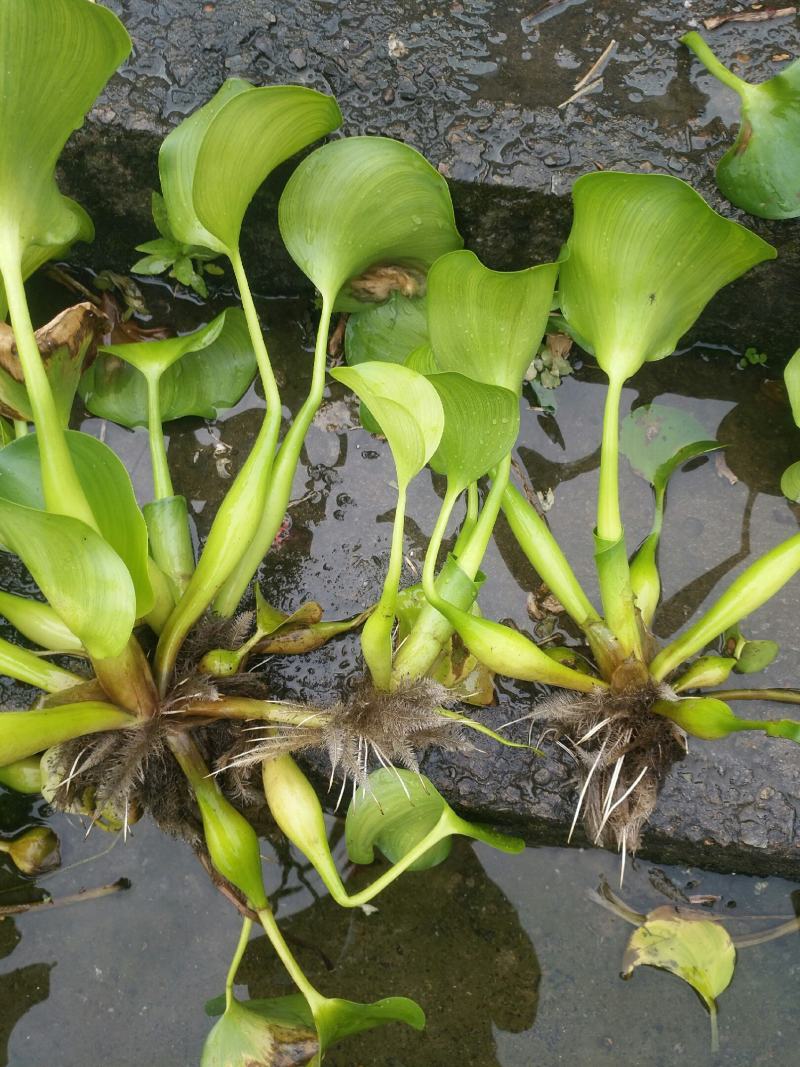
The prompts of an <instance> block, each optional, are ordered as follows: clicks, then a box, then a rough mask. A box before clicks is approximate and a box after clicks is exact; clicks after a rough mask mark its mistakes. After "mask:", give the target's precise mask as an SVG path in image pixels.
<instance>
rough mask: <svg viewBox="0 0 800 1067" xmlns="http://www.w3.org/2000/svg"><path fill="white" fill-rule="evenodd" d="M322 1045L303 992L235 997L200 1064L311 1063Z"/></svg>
mask: <svg viewBox="0 0 800 1067" xmlns="http://www.w3.org/2000/svg"><path fill="white" fill-rule="evenodd" d="M223 1003H224V999H223ZM301 1005H302V1007H301ZM318 1047H319V1045H318V1041H317V1034H316V1030H315V1027H314V1018H313V1016H312V1014H311V1011H310V1010H309V1008H308V1005H307V1004H306V1001H305V999H304V998H303V997H302V996H299V995H298V996H294V997H282V998H280V999H278V1000H274V1001H269V1000H263V1001H247V1002H245V1003H242V1002H240V1001H238V1000H235V999H234V1000H232V1001H231V1003H230V1005H229V1006H228V1008H227V1009H226V1011H225V1012H224V1014H223V1016H222V1018H221V1019H220V1020H219V1022H218V1023H217V1024H216V1025H215V1026H214V1028H213V1030H212V1031H211V1033H210V1034H209V1035H208V1037H207V1038H206V1043H205V1045H204V1046H203V1055H202V1057H201V1059H200V1067H282V1065H283V1067H288V1065H290V1064H293V1063H308V1061H309V1060H310V1059H311V1058H312V1056H314V1055H315V1054H316V1052H317V1049H318Z"/></svg>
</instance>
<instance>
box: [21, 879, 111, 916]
mask: <svg viewBox="0 0 800 1067" xmlns="http://www.w3.org/2000/svg"><path fill="white" fill-rule="evenodd" d="M130 887H131V883H130V881H129V880H128V879H127V878H118V879H117V880H116V882H112V883H111V884H110V885H101V886H98V887H97V888H96V889H81V890H80V892H78V893H73V894H72V895H71V896H68V897H57V898H54V897H51V898H50V899H49V900H34V901H31V902H30V903H29V904H4V905H3V906H2V907H0V919H4V918H5V917H6V916H7V915H23V914H25V913H26V912H29V911H41V910H42V909H43V908H63V907H66V906H67V905H69V904H82V903H83V902H84V901H86V900H99V899H100V898H101V897H107V896H110V895H111V894H112V893H118V892H120V890H123V889H130Z"/></svg>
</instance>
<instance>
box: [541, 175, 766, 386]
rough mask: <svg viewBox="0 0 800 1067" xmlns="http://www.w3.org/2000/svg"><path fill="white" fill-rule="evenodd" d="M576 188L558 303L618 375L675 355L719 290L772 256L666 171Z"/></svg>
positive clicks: (591, 179)
mask: <svg viewBox="0 0 800 1067" xmlns="http://www.w3.org/2000/svg"><path fill="white" fill-rule="evenodd" d="M572 195H573V202H574V208H575V214H574V221H573V224H572V230H571V232H570V236H569V240H568V242H567V248H568V250H569V256H568V258H567V259H566V260H565V261H564V262H563V263H562V265H561V274H560V279H559V292H560V297H561V309H562V311H563V313H564V315H565V317H566V319H567V321H568V322H569V323H570V325H571V326H574V328H575V329H576V330H577V331H578V332H579V333H580V334H581V335H582V336H584V337H586V339H587V340H588V342H589V343H590V344H591V346H592V347H593V349H594V352H595V355H596V357H597V362H598V363H599V364H600V366H601V367H602V369H603V370H604V371H605V372H606V374H608V375H609V376H610V377H614V378H616V379H618V380H624V379H627V378H629V377H631V375H633V374H634V373H635V372H636V371H637V370H638V368H639V367H640V366H641V365H642V364H643V363H644V362H645V361H647V360H657V359H663V358H664V357H665V356H668V355H670V353H671V352H673V351H674V350H675V347H676V346H677V344H678V341H679V340H680V338H681V337H682V336H683V334H684V333H686V331H687V330H688V329H689V327H690V326H691V325H692V323H693V322H694V321H695V319H696V318H697V317H698V315H699V314H700V312H701V311H702V310H703V308H704V307H705V305H706V304H707V303H708V301H709V300H710V299H711V297H712V296H713V295H714V294H715V293H716V292H717V290H719V289H721V288H722V287H723V286H724V285H727V284H728V283H729V282H731V281H733V280H734V278H738V277H739V276H740V275H741V274H744V272H745V271H747V270H749V269H750V268H751V267H753V266H755V265H756V264H757V263H761V262H762V261H763V260H766V259H774V258H775V255H776V252H775V249H774V248H772V246H771V245H768V244H767V243H766V242H765V241H762V240H761V238H760V237H757V236H756V235H755V234H754V233H751V232H750V231H749V230H746V229H745V228H744V227H743V226H739V225H738V224H737V223H735V222H730V221H728V220H727V219H724V218H722V216H721V215H718V214H717V213H716V212H715V211H713V210H712V209H711V208H710V207H709V206H708V204H706V202H705V201H704V200H703V198H702V197H701V196H700V195H699V194H698V193H696V192H695V191H694V190H693V189H692V188H691V186H689V185H687V184H686V183H685V182H682V181H680V180H679V179H678V178H673V177H671V176H670V175H666V174H622V173H616V172H613V171H603V172H600V173H596V174H587V175H584V177H582V178H579V179H578V181H577V182H576V183H575V186H574V188H573V194H572Z"/></svg>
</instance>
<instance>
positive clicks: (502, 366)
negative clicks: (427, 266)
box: [428, 251, 558, 395]
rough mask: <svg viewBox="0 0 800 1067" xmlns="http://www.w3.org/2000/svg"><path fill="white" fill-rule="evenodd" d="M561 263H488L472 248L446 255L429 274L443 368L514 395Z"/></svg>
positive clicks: (431, 316) (433, 334) (433, 335)
mask: <svg viewBox="0 0 800 1067" xmlns="http://www.w3.org/2000/svg"><path fill="white" fill-rule="evenodd" d="M557 275H558V264H557V263H543V264H541V265H540V266H538V267H530V268H528V269H527V270H519V271H496V270H490V269H489V268H488V267H485V266H484V265H483V264H482V263H481V261H480V260H479V259H478V257H477V256H476V255H475V254H474V253H473V252H466V251H459V252H451V253H450V254H449V255H447V256H442V258H441V259H439V260H438V261H437V262H436V264H435V265H434V266H433V267H432V268H431V272H430V275H429V277H428V329H429V331H430V339H431V347H432V348H433V352H434V355H435V357H436V362H437V364H438V366H439V369H440V370H443V371H457V372H458V373H459V374H464V375H466V376H467V377H468V378H473V379H474V380H475V381H478V382H485V383H486V384H487V385H496V386H502V387H503V388H505V389H509V390H511V392H512V393H514V394H515V395H519V394H520V392H521V391H522V383H523V381H524V379H525V373H526V371H527V370H528V367H529V366H530V364H531V360H532V359H533V357H534V356H535V355H536V351H537V349H538V347H539V344H540V342H541V340H542V337H543V336H544V331H545V327H546V326H547V318H548V315H549V313H550V305H551V303H552V300H553V289H554V288H555V283H556V277H557Z"/></svg>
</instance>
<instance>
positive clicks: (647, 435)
mask: <svg viewBox="0 0 800 1067" xmlns="http://www.w3.org/2000/svg"><path fill="white" fill-rule="evenodd" d="M720 447H721V446H720V445H719V444H717V442H716V441H711V440H709V439H708V433H707V431H706V430H705V427H703V426H702V425H701V423H699V422H698V421H697V419H695V417H694V416H693V415H691V414H689V412H686V411H682V410H681V409H680V408H674V407H670V406H668V405H666V404H647V405H645V406H644V407H641V408H636V410H635V411H632V412H631V413H630V415H628V416H627V418H625V419H623V420H622V427H621V432H620V450H621V451H622V453H623V454H624V455H625V456H627V457H628V461H629V462H630V465H631V466H632V467H633V469H634V470H635V471H636V472H637V474H641V476H642V477H643V478H644V479H646V481H648V482H650V484H651V485H652V486H654V487H655V488H656V489H663V488H665V487H666V484H667V482H668V481H669V479H670V477H671V475H672V474H673V473H674V472H675V471H676V470H677V469H678V467H680V466H682V465H683V464H684V463H687V462H688V461H689V460H690V459H694V458H695V457H696V456H701V455H705V453H706V452H712V451H714V450H715V449H718V448H720Z"/></svg>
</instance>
